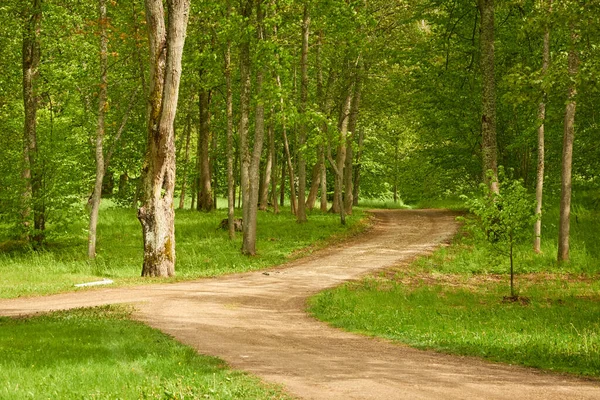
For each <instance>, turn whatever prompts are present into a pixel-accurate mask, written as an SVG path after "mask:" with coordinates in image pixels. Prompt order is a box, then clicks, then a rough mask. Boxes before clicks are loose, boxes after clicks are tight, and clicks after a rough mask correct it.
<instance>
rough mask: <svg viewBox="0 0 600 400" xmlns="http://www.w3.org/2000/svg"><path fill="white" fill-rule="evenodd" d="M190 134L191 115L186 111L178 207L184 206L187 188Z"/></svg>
mask: <svg viewBox="0 0 600 400" xmlns="http://www.w3.org/2000/svg"><path fill="white" fill-rule="evenodd" d="M191 136H192V115H191V114H190V113H189V112H188V114H187V116H186V123H185V153H184V155H183V158H184V159H183V177H182V179H181V195H180V196H179V209H180V210H183V208H184V207H185V194H186V193H185V190H186V188H187V179H188V164H189V162H190V139H191Z"/></svg>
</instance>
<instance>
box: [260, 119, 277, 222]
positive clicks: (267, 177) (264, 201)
mask: <svg viewBox="0 0 600 400" xmlns="http://www.w3.org/2000/svg"><path fill="white" fill-rule="evenodd" d="M273 130H274V127H273V120H272V118H271V119H270V121H269V126H268V128H267V132H268V139H269V147H268V153H267V161H266V163H265V173H264V175H263V181H262V185H261V189H260V190H261V191H260V205H259V207H258V208H259V210H262V211H264V210H266V209H267V207H268V205H269V186H270V185H271V175H272V170H273V152H274V151H275V146H273V147H271V142H272V137H273Z"/></svg>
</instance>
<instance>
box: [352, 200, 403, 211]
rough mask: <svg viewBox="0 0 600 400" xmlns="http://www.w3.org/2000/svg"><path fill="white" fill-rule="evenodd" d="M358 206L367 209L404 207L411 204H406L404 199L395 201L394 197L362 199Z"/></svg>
mask: <svg viewBox="0 0 600 400" xmlns="http://www.w3.org/2000/svg"><path fill="white" fill-rule="evenodd" d="M358 206H359V207H360V208H363V209H365V210H368V209H371V208H379V209H381V208H383V209H403V208H410V206H408V205H406V204H404V202H403V201H402V200H398V201H397V202H394V199H361V200H360V201H359V202H358Z"/></svg>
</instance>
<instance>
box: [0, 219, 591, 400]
mask: <svg viewBox="0 0 600 400" xmlns="http://www.w3.org/2000/svg"><path fill="white" fill-rule="evenodd" d="M375 216H376V218H377V223H376V225H375V227H374V228H373V229H372V230H371V231H370V232H368V233H367V234H365V235H363V236H361V237H360V238H356V239H354V240H352V241H350V242H347V243H345V244H343V245H340V246H336V247H332V248H329V249H326V250H323V251H320V252H317V253H315V254H313V255H312V256H311V257H308V258H305V259H302V260H298V261H295V262H293V263H290V264H288V265H286V266H285V267H284V268H278V269H274V270H271V271H268V272H266V273H264V272H253V273H247V274H239V275H232V276H228V277H223V278H218V279H204V280H199V281H195V282H185V283H178V284H169V285H154V286H145V287H137V288H123V289H105V290H97V291H86V292H79V293H70V294H62V295H55V296H48V297H44V298H30V299H15V300H5V301H0V315H21V314H30V313H34V312H40V311H47V310H56V309H67V308H73V307H82V306H94V305H100V304H107V303H135V304H136V307H137V309H138V312H137V313H136V317H137V318H139V319H140V320H142V321H144V322H146V323H148V324H149V325H151V326H153V327H155V328H158V329H160V330H162V331H164V332H166V333H168V334H171V335H172V336H174V337H175V338H177V339H178V340H180V341H181V342H183V343H186V344H188V345H190V346H192V347H194V348H196V349H197V350H198V351H199V352H200V353H203V354H209V355H214V356H217V357H220V358H222V359H224V360H225V361H227V362H228V363H229V364H230V365H231V366H232V367H233V368H237V369H241V370H245V371H248V372H250V373H252V374H255V375H257V376H259V377H261V378H262V379H264V380H265V381H269V382H274V383H279V384H283V385H285V387H286V388H287V390H288V391H289V392H290V393H291V394H293V395H296V396H299V397H300V398H304V399H510V400H515V399H600V383H598V382H589V381H585V380H578V379H574V378H568V377H564V376H560V375H554V374H544V373H539V372H536V371H533V370H530V369H526V368H520V367H513V366H507V365H499V364H491V363H487V362H484V361H480V360H477V359H474V358H468V357H455V356H447V355H440V354H436V353H433V352H425V351H419V350H414V349H410V348H407V347H403V346H399V345H395V344H391V343H388V342H386V341H383V340H378V339H370V338H365V337H362V336H358V335H354V334H350V333H345V332H342V331H339V330H337V329H333V328H330V327H328V326H327V325H326V324H323V323H321V322H318V321H315V320H314V319H312V318H310V317H309V316H307V315H306V314H305V312H304V309H305V302H306V299H307V298H308V297H309V296H310V295H312V294H314V293H317V292H319V291H321V290H323V289H325V288H328V287H332V286H335V285H338V284H340V283H341V282H343V281H345V280H348V279H353V278H357V277H359V276H361V275H364V274H365V273H368V272H371V271H373V270H376V269H379V268H385V267H389V266H392V265H395V264H398V263H400V262H406V261H408V260H410V259H411V258H413V257H415V256H416V255H419V254H423V253H425V252H428V251H431V250H433V249H434V248H435V247H436V246H437V245H439V244H440V243H441V242H443V241H445V240H447V239H449V238H450V237H451V236H452V234H453V233H454V232H455V229H456V223H455V222H454V215H453V214H451V213H449V212H445V211H439V210H411V211H406V210H404V211H376V212H375Z"/></svg>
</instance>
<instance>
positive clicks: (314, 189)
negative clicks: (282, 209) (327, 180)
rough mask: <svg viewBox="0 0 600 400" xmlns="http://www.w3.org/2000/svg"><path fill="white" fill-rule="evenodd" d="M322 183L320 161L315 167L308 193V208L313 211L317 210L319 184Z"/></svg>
mask: <svg viewBox="0 0 600 400" xmlns="http://www.w3.org/2000/svg"><path fill="white" fill-rule="evenodd" d="M320 183H321V164H320V162H319V160H317V162H316V164H315V165H314V166H313V169H312V174H311V181H310V191H309V192H308V197H307V198H306V208H308V209H309V210H312V209H313V208H315V203H316V202H317V194H318V193H319V184H320Z"/></svg>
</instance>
